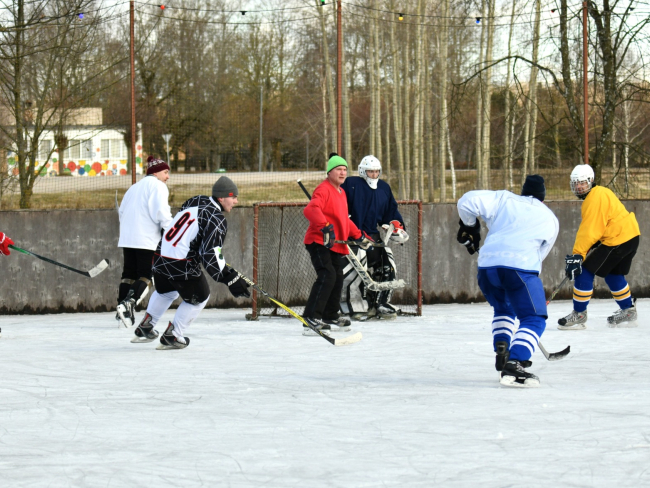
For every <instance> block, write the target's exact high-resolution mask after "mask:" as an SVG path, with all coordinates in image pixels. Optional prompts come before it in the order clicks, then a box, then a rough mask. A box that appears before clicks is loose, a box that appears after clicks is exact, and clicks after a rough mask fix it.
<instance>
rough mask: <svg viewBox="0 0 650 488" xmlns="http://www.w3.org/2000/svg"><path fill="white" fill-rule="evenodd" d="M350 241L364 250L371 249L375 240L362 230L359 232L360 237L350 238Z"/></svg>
mask: <svg viewBox="0 0 650 488" xmlns="http://www.w3.org/2000/svg"><path fill="white" fill-rule="evenodd" d="M351 241H352V242H354V245H355V246H359V247H360V248H361V249H363V250H364V251H367V250H368V249H371V248H372V245H373V244H375V241H373V240H372V237H370V236H369V235H368V234H366V233H365V232H363V231H362V232H361V237H358V238H357V239H351Z"/></svg>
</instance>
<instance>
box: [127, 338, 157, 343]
mask: <svg viewBox="0 0 650 488" xmlns="http://www.w3.org/2000/svg"><path fill="white" fill-rule="evenodd" d="M156 339H158V338H157V337H155V338H154V339H148V338H146V337H138V336H135V337H134V338H133V339H131V342H132V343H133V344H145V343H147V342H153V341H155V340H156Z"/></svg>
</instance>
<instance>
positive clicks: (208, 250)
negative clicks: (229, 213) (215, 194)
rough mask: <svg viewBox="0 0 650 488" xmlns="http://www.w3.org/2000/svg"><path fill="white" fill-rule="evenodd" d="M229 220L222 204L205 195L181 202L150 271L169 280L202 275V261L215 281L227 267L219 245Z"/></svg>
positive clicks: (222, 240) (224, 237) (166, 229)
mask: <svg viewBox="0 0 650 488" xmlns="http://www.w3.org/2000/svg"><path fill="white" fill-rule="evenodd" d="M227 228H228V223H227V222H226V218H225V217H224V216H223V212H222V209H221V206H220V205H219V204H218V203H217V202H216V201H215V200H213V199H212V197H206V196H204V195H198V196H196V197H192V198H190V199H189V200H187V201H186V202H185V203H183V205H182V207H181V210H180V211H179V212H178V213H177V214H176V216H175V217H174V219H173V220H172V223H171V224H170V225H169V227H167V228H165V229H164V233H163V237H162V240H161V241H160V243H159V244H158V249H157V250H156V253H155V254H154V259H153V271H154V272H155V273H158V274H161V275H163V276H165V277H167V278H168V279H170V280H188V279H192V278H197V277H199V276H201V265H203V267H204V268H205V270H206V271H207V273H208V274H209V275H210V276H212V278H213V279H214V280H215V281H220V280H221V278H222V276H223V274H224V273H223V271H224V269H226V261H225V259H224V258H223V257H222V256H221V246H222V245H223V243H224V241H225V239H226V231H227V230H228V229H227Z"/></svg>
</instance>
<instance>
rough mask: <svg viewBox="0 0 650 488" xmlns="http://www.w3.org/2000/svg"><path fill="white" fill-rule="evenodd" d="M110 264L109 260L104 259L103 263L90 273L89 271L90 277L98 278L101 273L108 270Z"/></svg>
mask: <svg viewBox="0 0 650 488" xmlns="http://www.w3.org/2000/svg"><path fill="white" fill-rule="evenodd" d="M108 264H109V263H108V260H107V259H102V261H101V262H100V263H99V264H98V265H97V266H95V267H94V268H93V269H91V270H90V271H88V276H90V277H91V278H94V277H95V276H97V275H98V274H99V273H101V272H102V271H104V270H105V269H106V268H108Z"/></svg>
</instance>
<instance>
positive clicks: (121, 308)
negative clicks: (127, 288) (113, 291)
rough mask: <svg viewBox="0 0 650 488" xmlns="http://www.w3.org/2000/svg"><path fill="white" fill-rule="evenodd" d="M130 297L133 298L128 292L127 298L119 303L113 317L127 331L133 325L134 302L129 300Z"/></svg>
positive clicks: (131, 299)
mask: <svg viewBox="0 0 650 488" xmlns="http://www.w3.org/2000/svg"><path fill="white" fill-rule="evenodd" d="M131 296H133V293H131V292H129V297H127V298H125V299H124V300H122V301H121V302H120V304H119V305H118V306H117V315H116V316H115V318H116V319H118V320H120V321H121V322H122V324H124V327H126V328H127V329H128V328H129V327H131V326H133V325H135V300H134V299H133V298H130V297H131Z"/></svg>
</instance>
